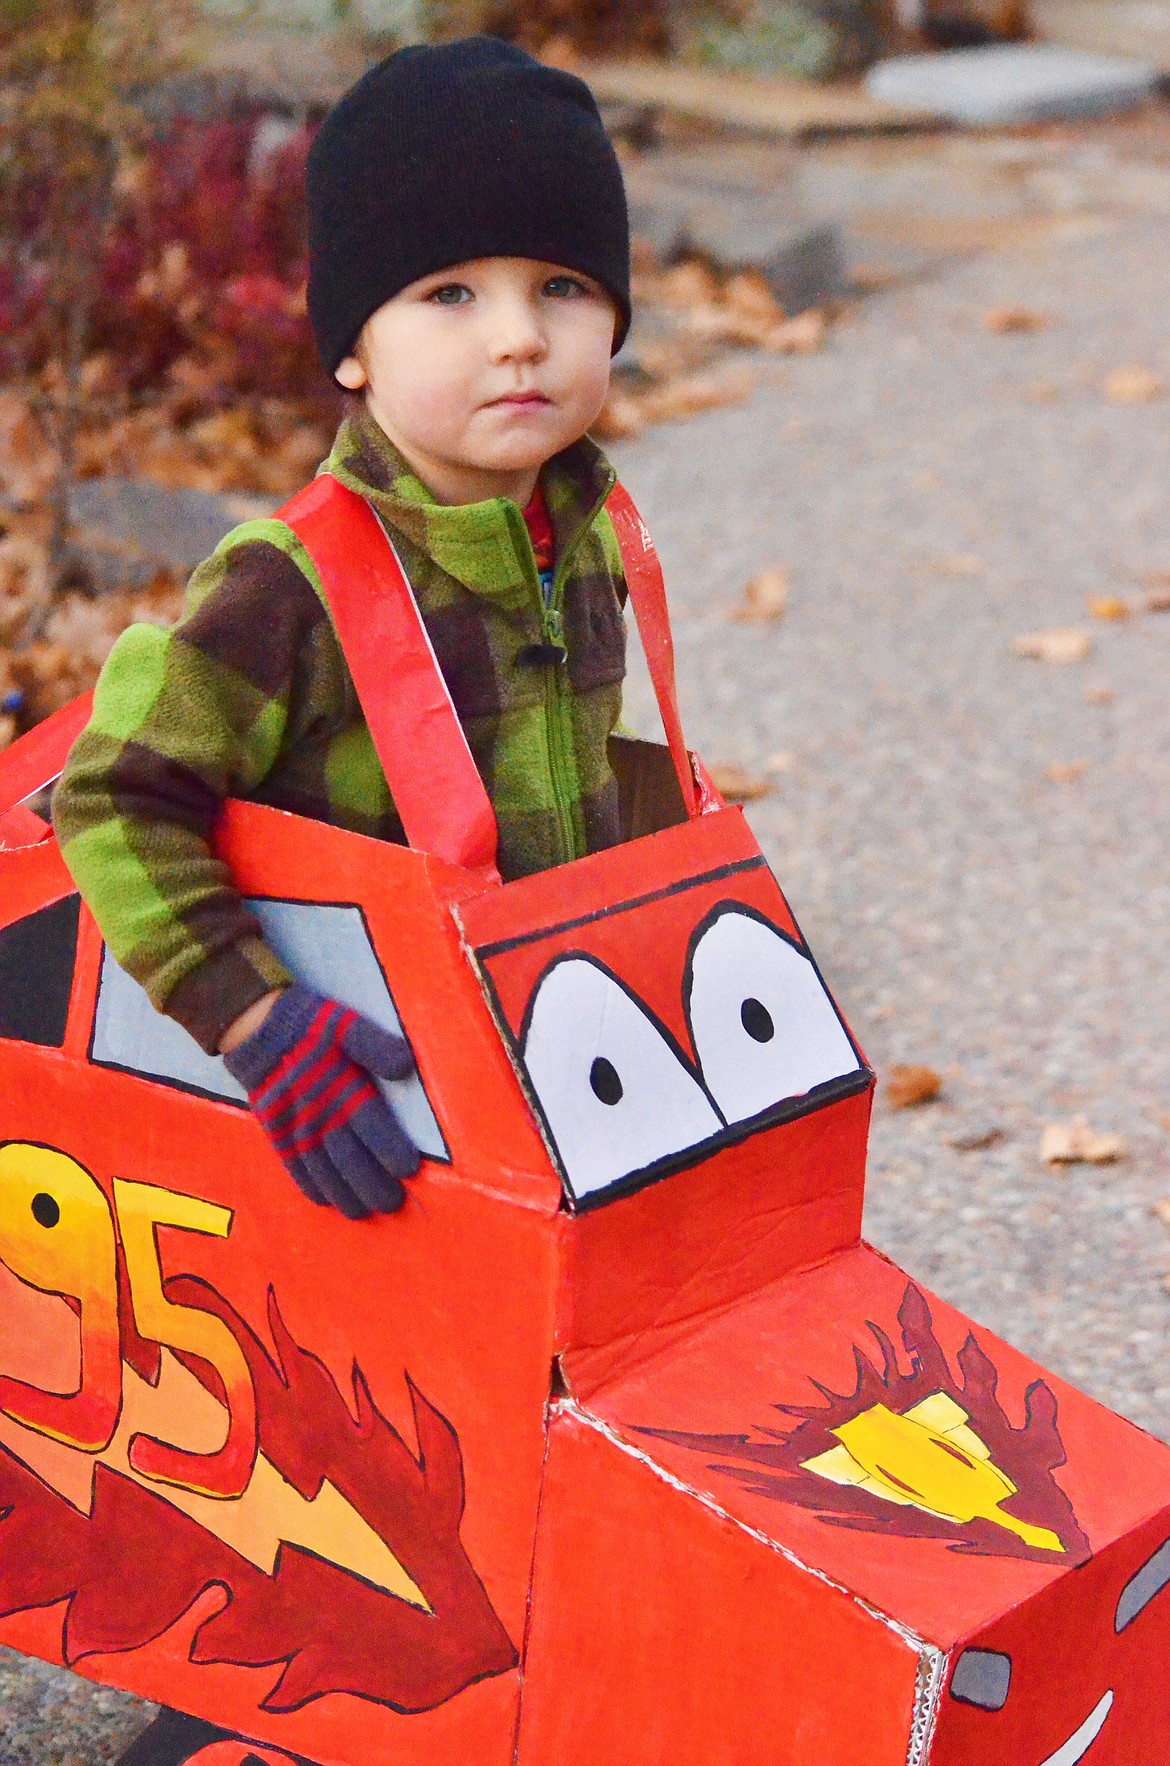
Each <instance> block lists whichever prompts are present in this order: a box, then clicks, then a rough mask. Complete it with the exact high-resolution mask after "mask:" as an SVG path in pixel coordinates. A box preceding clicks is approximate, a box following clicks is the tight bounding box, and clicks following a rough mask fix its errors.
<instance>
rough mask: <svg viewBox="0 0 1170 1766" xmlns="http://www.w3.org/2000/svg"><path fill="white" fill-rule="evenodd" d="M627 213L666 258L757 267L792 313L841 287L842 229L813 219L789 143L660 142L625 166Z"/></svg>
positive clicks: (636, 230)
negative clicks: (690, 256) (666, 145)
mask: <svg viewBox="0 0 1170 1766" xmlns="http://www.w3.org/2000/svg"><path fill="white" fill-rule="evenodd" d="M626 188H627V192H628V195H629V201H630V221H631V225H632V228H633V231H634V233H635V235H637V236H638V237H640V238H643V239H647V240H649V241H650V243H651V244H652V245H653V246H654V248H655V250H656V251H657V252H658V254H659V256H660V257H661V258H663V259H665V260H667V261H669V260H670V259H671V258H674V257H678V256H680V255H681V254H683V253H686V252H697V253H699V254H700V255H701V256H704V257H707V258H709V259H710V260H711V261H712V263H714V264H716V265H718V266H719V267H720V268H721V269H724V270H745V269H755V270H760V271H761V272H762V273H763V274H764V275H765V276H766V277H767V279H768V282H769V284H770V286H771V288H772V291H773V293H774V294H775V295H776V298H777V300H779V301H780V303H781V304H782V306H783V307H784V309H785V311H786V312H789V313H801V312H803V311H804V310H805V309H806V308H807V307H812V306H818V305H820V304H821V303H822V302H823V301H826V300H831V299H833V298H834V297H835V296H837V295H839V294H840V293H841V292H842V289H843V286H844V279H845V270H844V251H843V247H842V243H841V238H840V235H839V233H838V230H837V228H836V227H834V226H833V225H831V224H829V223H826V222H824V221H822V220H820V219H819V218H817V219H815V220H814V219H810V217H809V215H808V211H807V209H806V208H805V205H804V203H803V202H802V200H801V195H800V190H799V186H798V176H797V165H796V162H795V160H794V159H793V157H792V155H791V154H790V153H789V152H787V151H786V150H784V149H777V148H768V147H761V146H749V145H746V144H741V145H739V146H729V145H727V144H725V143H721V144H720V145H719V146H718V148H712V147H697V148H683V149H663V150H662V151H660V152H656V153H648V154H645V155H643V156H642V157H641V158H639V159H635V160H633V161H631V162H630V164H629V165H627V167H626Z"/></svg>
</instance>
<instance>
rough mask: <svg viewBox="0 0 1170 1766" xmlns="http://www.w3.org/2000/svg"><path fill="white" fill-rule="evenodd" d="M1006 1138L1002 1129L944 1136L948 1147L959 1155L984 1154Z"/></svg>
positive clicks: (975, 1130)
mask: <svg viewBox="0 0 1170 1766" xmlns="http://www.w3.org/2000/svg"><path fill="white" fill-rule="evenodd" d="M1006 1138H1007V1136H1006V1135H1005V1134H1004V1131H1003V1129H1002V1128H971V1129H966V1130H960V1131H959V1132H958V1133H957V1134H944V1135H943V1139H944V1140H945V1141H946V1142H947V1145H948V1146H952V1147H954V1149H955V1151H956V1152H957V1153H983V1152H986V1150H987V1148H988V1147H997V1146H998V1145H999V1143H1000V1141H1002V1140H1006Z"/></svg>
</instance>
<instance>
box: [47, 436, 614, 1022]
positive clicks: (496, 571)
mask: <svg viewBox="0 0 1170 1766" xmlns="http://www.w3.org/2000/svg"><path fill="white" fill-rule="evenodd" d="M326 466H327V468H328V470H329V471H330V472H332V473H333V474H334V475H335V477H336V478H338V479H339V480H340V482H341V483H342V484H344V485H347V486H349V487H350V489H352V490H356V491H358V492H360V493H361V494H362V495H364V496H365V497H367V498H368V499H369V501H370V503H371V504H372V505H373V507H374V509H375V510H376V511H377V513H378V514H379V515H380V516H381V517H382V518H383V520H384V521H385V522H386V524H387V526H388V528H389V529H390V531H391V533H392V534H393V536H394V542H395V545H396V546H397V548H398V551H399V556H400V557H401V559H402V562H403V565H404V567H405V569H406V572H407V575H408V576H409V578H410V581H411V585H412V587H413V589H414V592H415V595H416V598H417V600H418V604H419V607H420V609H421V611H422V615H423V619H424V621H425V623H426V626H427V630H428V632H429V633H430V637H431V642H432V644H433V645H434V649H435V654H436V656H437V657H438V660H439V665H440V667H441V668H442V671H443V675H444V677H445V678H446V681H447V685H448V687H449V689H450V692H451V696H452V698H453V700H454V703H455V707H456V710H457V711H458V713H459V717H460V720H461V722H462V725H463V728H464V731H465V732H466V735H467V739H468V742H469V744H470V746H471V751H472V753H473V754H474V756H475V760H476V764H477V766H478V767H479V771H480V773H481V775H482V777H483V780H484V784H485V785H486V787H487V791H488V795H489V796H490V798H491V801H492V804H493V805H494V808H495V812H496V818H497V821H498V824H499V864H500V869H501V872H502V874H503V876H504V877H505V878H514V877H522V876H526V875H527V874H529V873H530V872H532V871H539V870H543V869H545V868H547V867H549V866H552V865H557V864H563V863H564V862H565V861H566V860H568V859H573V858H577V857H580V856H581V855H582V854H584V853H586V852H594V851H597V850H599V849H600V848H602V847H606V846H611V845H613V844H614V843H615V842H616V841H617V839H618V837H619V833H618V807H617V786H616V784H615V781H614V778H613V775H612V773H611V771H610V768H609V762H608V759H607V754H606V743H607V740H608V737H609V735H610V733H611V731H612V730H613V727H614V725H615V723H616V722H617V718H618V715H619V711H620V706H621V683H622V679H623V676H624V673H625V622H624V619H623V615H622V602H623V600H624V597H625V588H624V583H623V581H622V575H621V558H620V554H619V552H618V548H617V541H616V538H615V535H614V532H613V527H612V525H611V523H610V520H609V517H608V515H606V514H605V512H604V503H605V499H606V497H607V496H608V494H609V491H610V489H611V487H612V485H613V482H614V473H613V469H612V467H611V466H610V465H609V464H608V462H607V461H606V459H605V458H604V456H603V455H602V454H601V453H600V451H599V450H598V449H597V448H596V447H595V446H594V445H593V443H592V442H590V441H588V440H583V441H580V442H577V443H576V444H575V445H574V446H573V447H571V448H569V449H567V450H566V451H565V452H564V453H563V454H560V455H558V456H557V457H556V458H555V459H553V460H550V461H549V462H548V464H547V465H546V466H545V468H544V469H543V472H542V474H541V484H542V487H543V490H544V494H545V499H546V501H547V504H548V508H549V514H550V516H551V519H552V524H553V529H554V533H555V536H556V558H557V567H556V575H555V578H554V582H553V587H552V594H551V600H550V603H549V605H547V606H546V605H545V602H544V598H543V596H542V591H541V586H540V581H539V577H538V575H537V569H536V559H535V556H534V554H533V550H532V542H531V540H530V538H529V534H528V529H527V527H526V525H525V522H524V518H523V514H522V512H521V510H520V509H519V508H518V506H517V505H516V504H515V503H513V502H510V501H509V500H507V499H505V498H496V499H493V500H491V501H488V502H484V503H472V504H467V505H464V506H449V505H443V504H440V503H437V502H436V501H435V499H434V498H433V497H432V496H431V494H430V493H429V492H428V491H427V490H426V488H425V487H424V486H423V485H422V484H421V483H420V481H419V480H418V479H417V478H416V477H415V476H414V475H413V474H412V473H411V472H410V470H409V468H408V467H407V465H406V463H405V461H404V460H403V459H402V457H401V455H400V454H398V453H397V452H396V450H395V449H394V448H393V447H392V446H391V444H390V443H389V441H388V440H387V439H386V437H385V435H384V434H383V433H382V431H381V429H380V428H379V427H378V425H377V424H376V423H375V422H374V420H373V418H372V417H370V416H369V415H368V414H367V413H365V412H364V411H363V412H362V413H361V414H360V415H358V416H353V417H348V418H347V419H346V420H345V421H344V422H343V423H342V425H341V428H340V430H339V431H338V434H337V439H336V441H335V443H334V446H333V452H332V453H331V454H330V456H329V459H328V460H327V461H326ZM556 646H561V647H562V648H557V647H556ZM564 653H567V655H566V656H565V660H563V661H562V660H560V657H561V655H562V654H564ZM417 764H418V765H419V766H422V767H425V766H426V755H425V754H421V755H419V756H418V757H417ZM229 796H239V797H249V798H253V799H256V800H258V801H259V802H262V803H269V804H274V805H276V807H278V808H280V809H285V810H292V811H294V812H296V813H297V814H299V815H304V816H312V817H315V818H317V819H318V820H320V821H326V822H333V823H335V824H337V825H338V826H340V827H344V828H351V829H355V830H356V831H357V832H358V833H361V834H368V835H373V836H375V837H377V838H380V839H385V840H397V841H401V840H402V839H403V833H402V825H401V823H400V821H399V819H398V817H397V815H396V813H395V810H394V805H393V803H392V802H391V798H390V793H389V790H388V788H387V785H386V779H385V775H384V774H383V772H382V768H381V766H380V764H379V762H378V759H377V756H376V755H375V753H374V748H373V743H372V742H371V739H370V734H369V730H368V729H367V727H366V723H365V719H364V718H363V716H362V713H361V709H360V707H359V705H358V701H357V695H356V693H355V691H354V685H353V681H352V678H351V676H350V672H349V669H348V667H347V665H346V663H345V660H344V658H343V656H342V654H341V649H340V646H339V645H338V642H337V639H336V637H335V635H334V632H333V628H332V626H331V624H330V621H329V617H328V614H327V613H326V610H325V606H324V602H323V600H322V598H321V589H320V584H319V581H318V578H317V573H316V571H315V569H314V567H313V564H312V562H311V560H310V558H309V556H308V554H307V552H306V551H305V549H304V547H303V545H302V544H301V542H300V540H299V539H298V538H297V537H296V535H295V534H293V532H292V531H291V529H289V528H288V527H286V526H285V525H284V523H283V522H280V521H277V520H262V521H249V522H245V523H244V525H243V526H242V527H237V528H236V529H235V530H234V531H233V532H232V533H230V534H228V536H227V538H226V539H225V540H223V542H222V543H221V544H220V546H219V547H218V548H217V549H216V551H215V552H214V553H213V555H212V556H211V557H210V558H209V559H207V560H206V562H205V563H203V564H201V565H200V566H199V568H198V569H197V570H196V571H195V573H194V575H193V577H192V578H191V582H190V585H189V588H188V591H187V600H186V605H185V609H184V613H183V617H182V618H181V620H180V621H179V623H178V624H177V625H176V626H175V627H174V628H173V630H171V631H164V630H163V629H161V628H159V627H156V626H150V625H137V626H132V627H131V628H130V629H129V630H128V631H126V632H124V633H123V635H122V636H121V638H119V640H118V642H117V644H116V645H115V647H114V649H113V651H112V653H111V655H110V657H109V660H108V661H107V663H106V666H105V668H104V669H103V671H102V676H101V679H100V681H99V682H98V687H97V694H96V698H95V703H94V713H93V718H92V721H91V722H90V724H89V726H88V728H87V729H86V730H84V731H83V733H82V734H81V736H80V737H79V738H78V740H77V742H76V743H75V745H74V747H73V750H72V753H71V754H70V756H69V760H68V764H67V765H66V768H65V772H64V775H63V777H62V779H61V782H60V784H59V785H58V787H57V790H56V793H55V796H54V804H53V819H54V823H55V826H56V831H57V836H58V839H59V841H60V843H61V849H62V852H63V854H64V857H65V861H66V863H67V864H68V866H69V868H70V870H71V872H72V874H73V876H74V878H75V880H76V882H77V885H78V887H79V889H80V890H81V893H82V896H83V897H84V898H85V900H86V902H87V903H88V904H89V906H90V908H91V909H92V911H93V914H94V917H95V919H96V920H97V922H98V925H99V926H100V928H101V931H102V934H103V936H104V938H105V939H106V941H107V943H108V944H109V947H110V949H111V950H112V951H113V953H114V955H115V956H116V957H117V959H118V961H119V962H120V963H122V964H123V966H124V967H125V968H126V969H128V970H129V972H130V974H131V975H133V976H134V977H135V978H136V979H137V980H138V981H140V982H141V983H142V985H143V986H144V987H145V988H146V989H147V991H148V992H149V994H150V996H151V998H152V999H153V1001H154V1003H155V1005H156V1006H157V1007H158V1008H159V1009H160V1010H162V1011H166V1012H168V1013H169V1014H170V1015H171V1016H172V1017H173V1018H176V1019H177V1020H178V1021H179V1023H180V1024H182V1025H184V1027H185V1028H186V1029H187V1030H189V1031H190V1033H191V1034H192V1036H194V1037H195V1038H196V1039H197V1041H199V1042H200V1043H201V1044H202V1045H203V1047H204V1048H206V1049H209V1050H214V1049H215V1048H217V1047H218V1044H219V1039H220V1036H221V1035H222V1033H223V1031H224V1030H225V1029H226V1028H227V1026H228V1025H229V1024H230V1023H231V1022H232V1021H233V1019H235V1018H236V1017H238V1016H239V1014H240V1013H241V1012H242V1011H244V1010H245V1008H246V1007H247V1006H249V1005H251V1004H252V1003H253V1001H255V1000H257V999H259V998H260V997H261V996H262V995H263V994H264V993H266V992H267V991H269V989H271V988H272V987H273V986H279V985H281V984H282V983H284V982H286V981H287V980H288V979H289V977H288V974H287V971H286V970H285V969H284V968H283V967H282V965H281V963H280V961H279V960H278V958H277V957H276V956H275V954H274V953H273V952H272V951H271V950H270V949H268V948H267V947H266V946H265V944H264V942H263V939H262V937H261V934H260V927H259V925H258V923H257V921H256V920H255V918H254V917H253V916H252V915H251V914H250V913H249V912H248V911H247V909H246V907H245V906H244V904H243V902H242V901H241V899H240V897H239V895H238V894H237V892H236V890H235V889H234V887H233V885H232V879H231V876H230V874H229V872H228V870H227V868H226V866H225V865H223V864H222V863H220V862H219V861H218V860H217V859H215V858H214V857H213V856H212V853H211V851H210V848H209V844H208V842H209V835H210V832H211V829H212V826H213V824H214V822H215V819H216V816H217V814H218V813H219V809H220V805H221V804H222V802H223V800H224V798H225V797H229Z"/></svg>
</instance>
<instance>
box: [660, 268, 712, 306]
mask: <svg viewBox="0 0 1170 1766" xmlns="http://www.w3.org/2000/svg"><path fill="white" fill-rule="evenodd" d="M720 293H721V290H720V287H719V278H718V277H717V276H716V274H715V272H714V270H712V269H710V268H709V266H708V265H707V264H703V263H700V262H699V261H698V259H697V258H689V259H687V261H686V262H685V263H681V264H675V265H674V266H673V267H672V268H671V269H669V270H664V271H663V272H662V274H661V275H660V276H658V277H656V279H655V287H654V296H655V298H656V299H657V300H658V301H659V302H660V304H661V305H662V306H664V307H706V306H715V305H717V304H718V301H719V296H720Z"/></svg>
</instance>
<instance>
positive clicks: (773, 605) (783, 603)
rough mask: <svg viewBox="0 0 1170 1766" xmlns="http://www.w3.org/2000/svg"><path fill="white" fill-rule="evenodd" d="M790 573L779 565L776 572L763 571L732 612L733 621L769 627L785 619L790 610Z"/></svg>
mask: <svg viewBox="0 0 1170 1766" xmlns="http://www.w3.org/2000/svg"><path fill="white" fill-rule="evenodd" d="M789 586H790V585H789V580H788V572H787V570H786V569H785V568H784V566H783V565H782V564H781V565H778V566H777V567H776V568H775V569H774V570H761V571H760V572H759V574H758V575H757V576H753V577H752V579H751V581H750V582H749V583H748V584H747V585H746V587H745V588H744V591H743V600H742V601H741V602H740V603H739V606H738V607H736V608H734V609H733V610H732V614H731V617H732V619H738V620H742V621H743V622H744V623H745V624H747V625H768V624H770V623H771V622H772V621H773V620H776V619H783V617H784V614H785V613H786V611H787V609H788V591H789Z"/></svg>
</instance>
